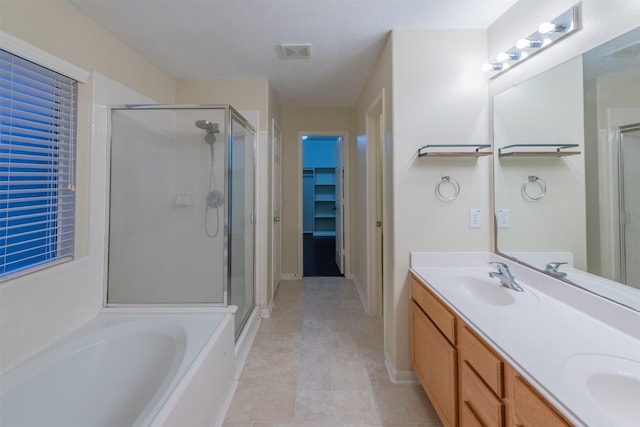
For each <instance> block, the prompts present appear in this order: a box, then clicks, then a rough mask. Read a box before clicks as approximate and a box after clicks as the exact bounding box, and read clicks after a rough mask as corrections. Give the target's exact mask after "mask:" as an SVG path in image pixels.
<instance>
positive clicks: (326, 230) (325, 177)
mask: <svg viewBox="0 0 640 427" xmlns="http://www.w3.org/2000/svg"><path fill="white" fill-rule="evenodd" d="M313 174H314V181H313V187H314V200H313V235H314V236H335V235H336V169H335V168H328V167H315V168H313Z"/></svg>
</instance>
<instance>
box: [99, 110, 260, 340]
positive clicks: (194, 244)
mask: <svg viewBox="0 0 640 427" xmlns="http://www.w3.org/2000/svg"><path fill="white" fill-rule="evenodd" d="M254 152H255V129H254V128H253V127H252V126H251V125H250V124H249V122H248V121H247V120H246V119H245V118H244V117H242V115H241V114H240V113H238V112H237V111H236V110H235V109H233V108H232V107H231V106H229V105H221V106H182V105H141V106H123V107H112V108H111V142H110V165H109V170H110V173H109V174H110V184H109V188H110V190H109V192H110V203H109V242H108V269H107V293H106V304H107V305H108V306H123V305H127V306H128V305H138V306H140V305H143V306H147V305H161V306H194V305H195V306H198V305H201V306H227V305H235V306H237V307H238V310H237V312H236V317H235V327H236V336H238V335H239V333H240V331H241V330H242V327H243V326H244V323H245V322H246V320H247V318H248V316H249V314H250V313H251V311H252V310H253V307H254V292H255V291H254V289H255V286H254V258H255V253H254V246H255V243H254V235H255V224H254V223H255V221H254V203H255V195H254V183H255V180H254V173H255V172H254V169H255V158H254Z"/></svg>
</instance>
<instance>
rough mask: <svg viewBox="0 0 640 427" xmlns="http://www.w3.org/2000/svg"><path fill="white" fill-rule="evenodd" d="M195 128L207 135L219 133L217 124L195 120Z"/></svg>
mask: <svg viewBox="0 0 640 427" xmlns="http://www.w3.org/2000/svg"><path fill="white" fill-rule="evenodd" d="M196 127H197V128H200V129H204V130H206V131H207V133H219V132H220V127H219V126H218V124H217V123H211V122H210V121H209V120H196Z"/></svg>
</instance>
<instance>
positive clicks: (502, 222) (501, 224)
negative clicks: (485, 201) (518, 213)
mask: <svg viewBox="0 0 640 427" xmlns="http://www.w3.org/2000/svg"><path fill="white" fill-rule="evenodd" d="M497 216H498V228H511V214H510V213H509V209H498V215H497Z"/></svg>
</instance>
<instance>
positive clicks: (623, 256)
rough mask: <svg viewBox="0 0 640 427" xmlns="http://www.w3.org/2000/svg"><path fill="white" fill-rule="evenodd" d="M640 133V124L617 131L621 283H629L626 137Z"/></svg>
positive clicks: (618, 267) (626, 126) (625, 126)
mask: <svg viewBox="0 0 640 427" xmlns="http://www.w3.org/2000/svg"><path fill="white" fill-rule="evenodd" d="M636 132H638V133H640V123H633V124H629V125H624V126H620V127H619V128H618V130H617V131H616V138H615V142H616V150H617V154H618V155H617V163H618V164H617V166H618V167H617V169H618V171H617V172H618V173H617V188H618V194H617V195H618V216H617V220H618V251H619V257H618V263H617V264H618V265H617V266H616V267H617V270H618V274H619V280H618V281H619V282H621V283H624V284H626V283H627V242H626V224H627V220H626V210H625V206H626V204H625V179H624V152H623V149H624V135H625V134H627V133H636Z"/></svg>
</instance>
